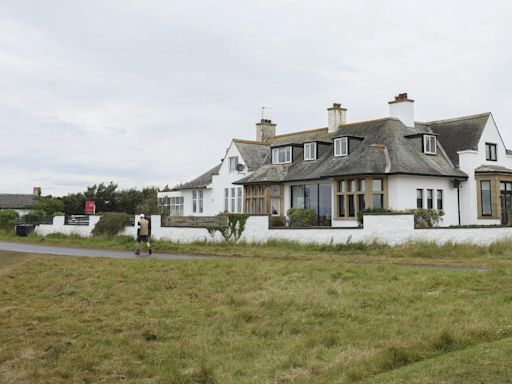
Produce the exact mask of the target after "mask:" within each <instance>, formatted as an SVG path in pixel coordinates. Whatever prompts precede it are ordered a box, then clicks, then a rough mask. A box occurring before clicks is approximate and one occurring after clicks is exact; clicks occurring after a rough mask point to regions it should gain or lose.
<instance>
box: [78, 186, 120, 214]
mask: <svg viewBox="0 0 512 384" xmlns="http://www.w3.org/2000/svg"><path fill="white" fill-rule="evenodd" d="M116 189H117V184H115V183H114V182H113V181H111V182H110V183H109V184H108V185H105V184H104V183H100V184H98V185H96V184H95V185H93V186H92V187H87V191H85V193H84V195H85V198H86V199H92V200H95V201H96V212H117V211H118V209H119V202H118V195H117V193H116Z"/></svg>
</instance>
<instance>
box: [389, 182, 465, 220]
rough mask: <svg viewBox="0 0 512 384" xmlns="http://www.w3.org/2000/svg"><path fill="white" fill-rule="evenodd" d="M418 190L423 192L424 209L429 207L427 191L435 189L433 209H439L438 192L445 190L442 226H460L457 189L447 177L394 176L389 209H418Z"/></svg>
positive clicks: (390, 190)
mask: <svg viewBox="0 0 512 384" xmlns="http://www.w3.org/2000/svg"><path fill="white" fill-rule="evenodd" d="M416 189H422V190H423V207H424V208H426V207H427V189H433V190H434V191H433V192H434V194H433V198H434V199H433V208H434V209H437V190H438V189H441V190H443V211H444V216H443V221H442V223H441V225H442V226H450V225H458V224H459V222H458V210H457V189H456V188H453V186H452V182H451V179H449V178H447V177H425V176H408V175H393V176H389V178H388V193H389V208H390V209H393V210H397V211H403V210H408V209H415V208H416Z"/></svg>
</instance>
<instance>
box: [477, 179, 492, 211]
mask: <svg viewBox="0 0 512 384" xmlns="http://www.w3.org/2000/svg"><path fill="white" fill-rule="evenodd" d="M480 201H481V203H482V216H492V208H491V182H490V181H489V180H482V181H480Z"/></svg>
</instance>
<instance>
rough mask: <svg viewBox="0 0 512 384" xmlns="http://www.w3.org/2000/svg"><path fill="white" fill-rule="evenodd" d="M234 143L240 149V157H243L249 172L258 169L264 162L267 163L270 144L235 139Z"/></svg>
mask: <svg viewBox="0 0 512 384" xmlns="http://www.w3.org/2000/svg"><path fill="white" fill-rule="evenodd" d="M233 142H234V143H235V145H236V147H237V148H238V151H239V152H240V155H242V159H244V162H245V164H246V165H247V168H248V170H249V171H254V170H256V169H258V168H259V167H260V166H261V164H263V161H265V157H267V154H268V151H269V144H266V143H260V142H258V141H249V140H239V139H234V140H233Z"/></svg>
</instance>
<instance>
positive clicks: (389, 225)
mask: <svg viewBox="0 0 512 384" xmlns="http://www.w3.org/2000/svg"><path fill="white" fill-rule="evenodd" d="M151 222H152V237H153V238H155V239H159V240H169V241H174V242H180V243H190V242H194V241H214V242H217V241H223V238H222V236H221V235H220V234H219V233H218V232H217V233H215V236H214V237H213V238H212V237H211V235H210V234H209V233H208V231H207V230H206V229H204V228H183V227H165V228H162V227H160V218H159V216H152V219H151ZM509 239H512V227H497V228H492V227H490V228H432V229H414V216H413V215H404V214H398V215H365V216H364V225H363V228H353V229H351V228H327V229H325V228H318V229H315V228H307V229H290V228H281V229H269V227H268V216H250V217H249V218H248V219H247V223H246V227H245V231H244V233H243V235H242V237H241V239H240V240H241V241H246V242H249V243H265V242H267V241H268V240H287V241H297V242H299V243H304V244H306V243H319V244H340V243H349V242H367V243H372V242H374V241H378V242H381V243H386V244H389V245H398V244H404V243H407V242H409V241H413V242H414V241H428V242H435V243H438V244H443V243H447V242H453V243H472V244H480V245H488V244H490V243H492V242H494V241H498V240H509Z"/></svg>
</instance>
